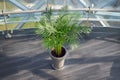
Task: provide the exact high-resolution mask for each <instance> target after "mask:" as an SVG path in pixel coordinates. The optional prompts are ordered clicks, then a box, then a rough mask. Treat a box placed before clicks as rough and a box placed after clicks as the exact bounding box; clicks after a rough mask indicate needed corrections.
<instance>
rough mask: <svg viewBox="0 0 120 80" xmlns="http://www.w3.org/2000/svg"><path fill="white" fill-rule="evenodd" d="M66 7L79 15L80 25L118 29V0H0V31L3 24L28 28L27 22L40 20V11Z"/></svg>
mask: <svg viewBox="0 0 120 80" xmlns="http://www.w3.org/2000/svg"><path fill="white" fill-rule="evenodd" d="M66 5H67V6H68V8H69V10H70V11H72V12H75V11H76V12H79V13H81V15H82V18H81V19H79V20H80V22H81V24H85V22H86V20H89V22H90V26H94V27H97V26H103V27H120V0H0V11H1V12H0V29H1V30H2V28H1V27H2V26H3V25H4V24H5V23H6V24H8V25H9V24H10V26H11V25H13V24H15V25H14V26H15V27H13V28H14V29H20V28H22V27H24V28H28V26H27V24H28V23H27V22H31V23H32V24H34V22H36V21H39V20H40V16H41V13H42V12H41V11H45V10H46V8H48V7H52V9H60V8H62V7H63V6H66ZM2 11H3V12H2ZM34 11H35V12H34ZM16 24H17V25H16ZM32 24H31V25H32Z"/></svg>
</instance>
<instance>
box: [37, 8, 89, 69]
mask: <svg viewBox="0 0 120 80" xmlns="http://www.w3.org/2000/svg"><path fill="white" fill-rule="evenodd" d="M79 16H80V14H75V13H71V14H70V13H69V12H66V10H60V12H59V13H58V15H53V11H52V10H51V9H50V10H47V11H46V12H45V13H44V14H43V16H42V17H41V19H40V21H39V22H37V23H36V26H37V30H36V33H37V34H39V35H40V36H42V42H43V44H44V45H45V46H46V47H47V48H49V49H51V51H50V56H51V58H52V60H53V64H52V67H53V68H54V69H57V70H59V69H63V67H64V59H65V57H66V55H67V50H66V48H65V47H64V46H63V45H64V44H72V43H75V42H76V41H77V39H78V34H79V33H88V32H89V31H90V29H89V28H88V27H86V26H81V25H80V24H79V23H78V22H79V21H78V20H76V18H77V17H79Z"/></svg>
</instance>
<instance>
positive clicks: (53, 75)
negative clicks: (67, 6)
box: [0, 34, 120, 80]
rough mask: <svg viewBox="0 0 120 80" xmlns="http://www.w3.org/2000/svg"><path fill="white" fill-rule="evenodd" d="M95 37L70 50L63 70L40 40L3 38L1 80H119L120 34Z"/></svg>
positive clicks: (0, 51) (0, 42) (0, 48)
mask: <svg viewBox="0 0 120 80" xmlns="http://www.w3.org/2000/svg"><path fill="white" fill-rule="evenodd" d="M95 35H96V34H91V35H90V36H89V37H86V39H82V40H81V45H80V46H79V47H77V48H75V49H72V50H71V49H70V50H69V54H68V56H67V58H66V61H65V67H64V69H63V70H60V71H57V70H53V69H52V68H51V59H50V58H49V53H48V52H49V51H46V50H45V49H44V48H43V47H42V45H41V42H40V39H39V38H38V37H36V36H31V37H17V38H13V39H1V40H0V80H120V35H119V34H114V35H113V34H107V35H100V36H99V35H97V36H95ZM93 36H94V37H93Z"/></svg>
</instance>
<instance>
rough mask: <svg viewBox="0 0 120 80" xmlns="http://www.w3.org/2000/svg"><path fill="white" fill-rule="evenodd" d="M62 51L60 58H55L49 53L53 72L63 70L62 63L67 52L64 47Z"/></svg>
mask: <svg viewBox="0 0 120 80" xmlns="http://www.w3.org/2000/svg"><path fill="white" fill-rule="evenodd" d="M62 49H63V50H64V51H63V52H65V53H64V55H63V56H62V57H55V56H54V55H53V54H52V51H51V52H50V57H51V59H52V68H53V69H55V70H61V69H63V68H64V62H65V58H66V55H67V51H66V49H65V48H64V47H63V48H62Z"/></svg>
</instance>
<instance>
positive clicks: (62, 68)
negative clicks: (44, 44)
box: [51, 64, 64, 70]
mask: <svg viewBox="0 0 120 80" xmlns="http://www.w3.org/2000/svg"><path fill="white" fill-rule="evenodd" d="M51 67H52V68H53V69H54V70H63V69H64V66H63V67H61V68H56V67H55V66H54V64H52V65H51Z"/></svg>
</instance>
